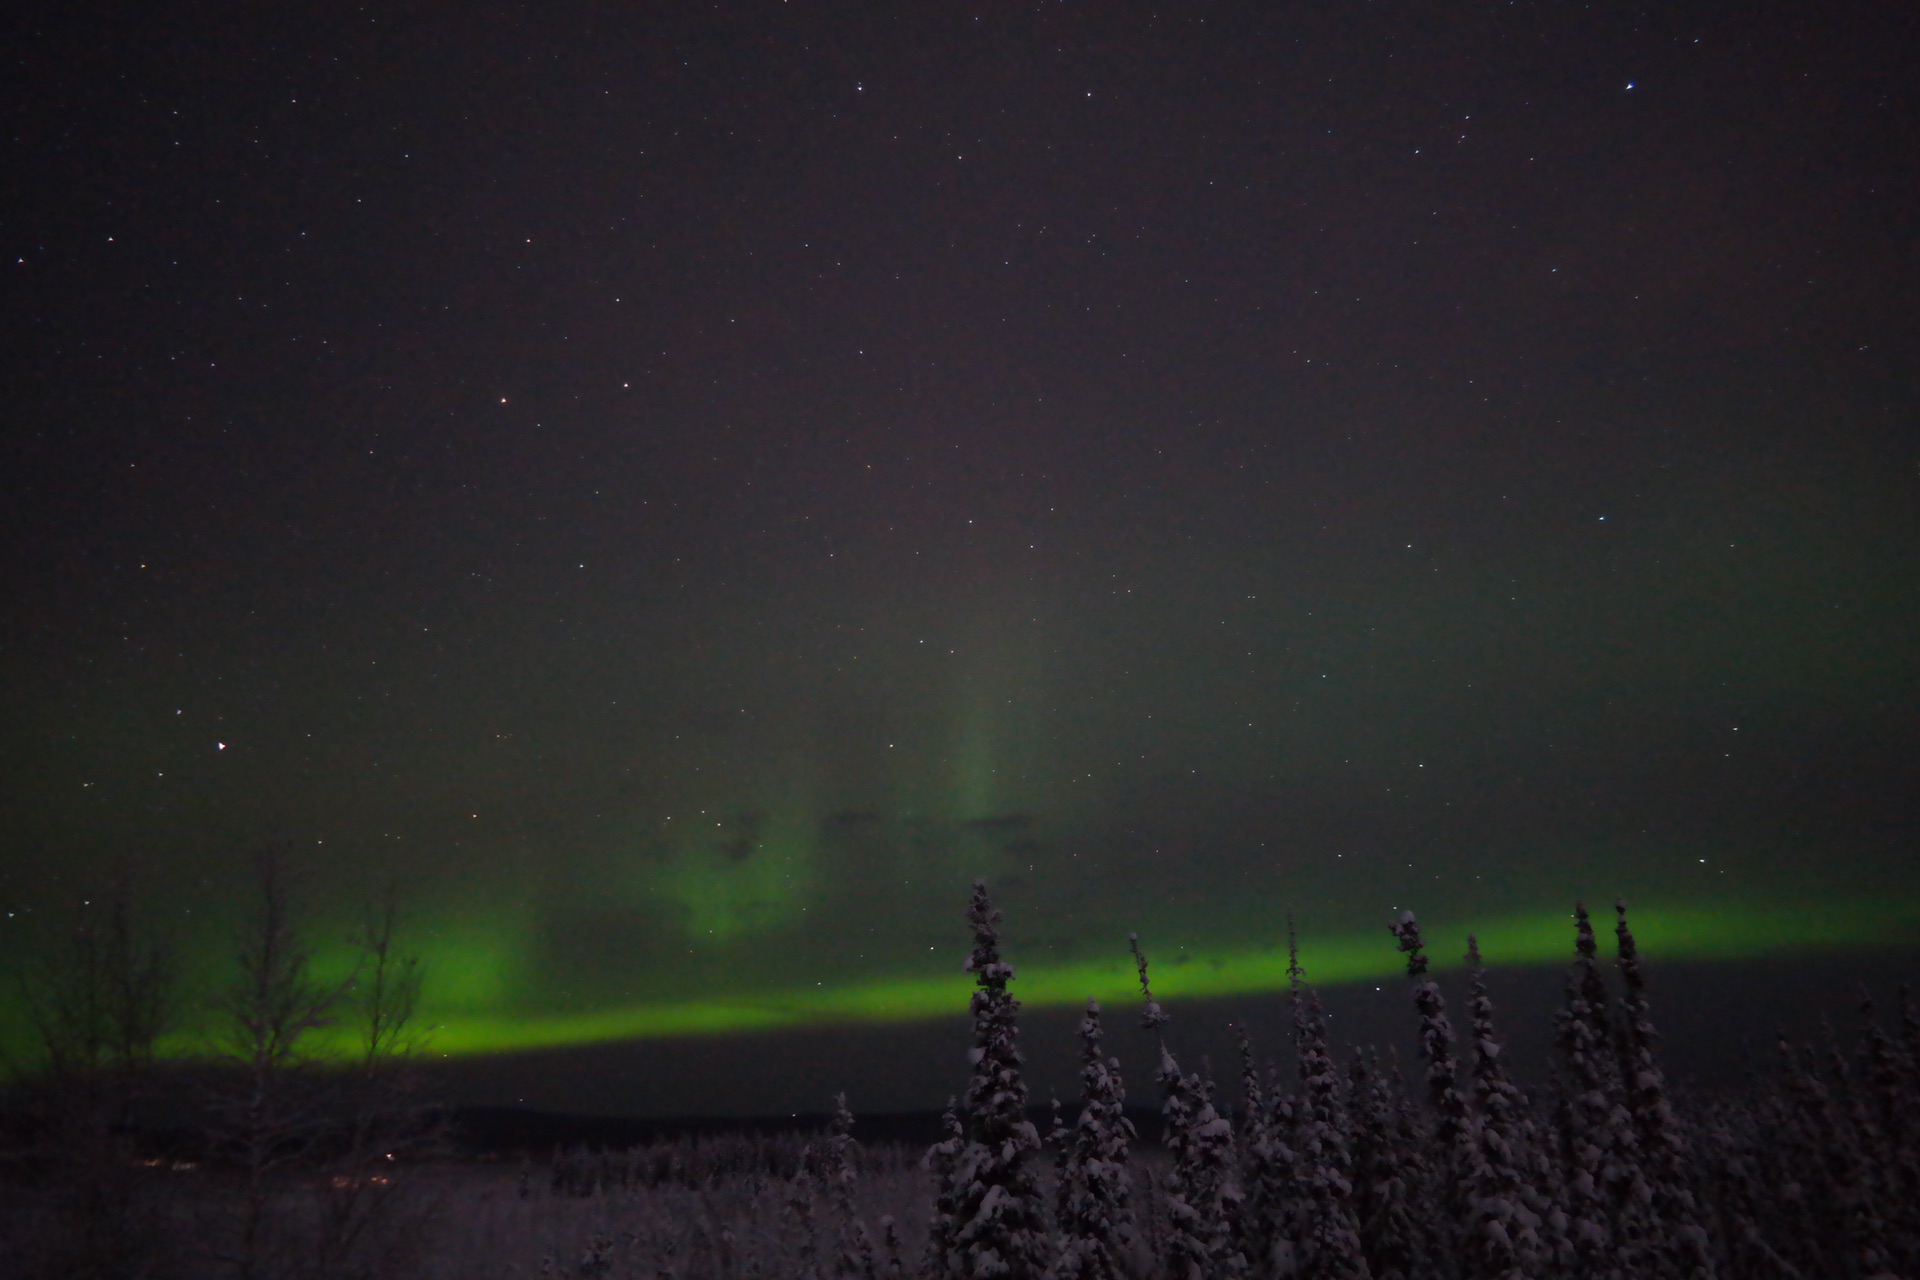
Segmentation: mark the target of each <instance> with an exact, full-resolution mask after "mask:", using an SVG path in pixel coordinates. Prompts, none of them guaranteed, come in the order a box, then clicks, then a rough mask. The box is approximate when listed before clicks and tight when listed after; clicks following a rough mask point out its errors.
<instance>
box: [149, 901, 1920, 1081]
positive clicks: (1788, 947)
mask: <svg viewBox="0 0 1920 1280" xmlns="http://www.w3.org/2000/svg"><path fill="white" fill-rule="evenodd" d="M1610 915H1611V912H1610V911H1607V910H1601V911H1598V912H1597V913H1596V921H1595V923H1596V927H1598V928H1599V929H1601V931H1602V932H1603V933H1604V932H1606V931H1608V930H1610V928H1611V922H1610V919H1608V917H1610ZM1632 919H1633V925H1634V932H1635V934H1636V936H1637V937H1638V938H1639V940H1640V943H1641V946H1642V949H1643V950H1644V951H1646V952H1647V953H1648V955H1649V956H1650V958H1651V959H1652V960H1653V961H1654V962H1655V963H1659V962H1661V961H1674V960H1703V959H1704V960H1737V959H1740V958H1743V957H1751V956H1758V955H1763V954H1780V953H1783V952H1793V951H1810V950H1820V949H1826V948H1846V947H1858V946H1871V945H1875V944H1885V943H1894V942H1898V941H1901V940H1904V939H1907V938H1911V937H1912V936H1913V926H1914V925H1915V924H1917V923H1920V909H1916V908H1915V907H1914V906H1913V905H1911V904H1894V903H1888V902H1884V901H1873V902H1866V901H1832V902H1824V903H1807V904H1802V905H1798V906H1795V907H1793V908H1784V907H1751V908H1750V907H1733V908H1724V909H1705V908H1682V909H1673V910H1665V911H1654V910H1649V911H1639V910H1636V911H1635V912H1634V913H1633V916H1632ZM1423 924H1424V925H1425V933H1426V935H1427V939H1428V948H1429V954H1430V955H1431V956H1432V957H1433V960H1434V964H1435V967H1436V968H1440V969H1451V968H1457V967H1459V965H1460V964H1461V963H1462V961H1461V959H1460V953H1461V952H1464V950H1465V947H1466V933H1467V929H1466V927H1464V926H1463V925H1461V924H1457V923H1455V922H1452V921H1444V920H1441V921H1435V920H1426V921H1423ZM1476 932H1477V933H1478V934H1479V937H1480V945H1481V949H1482V951H1483V952H1484V953H1485V954H1486V956H1487V959H1488V962H1489V963H1490V964H1491V965H1494V966H1495V967H1513V966H1551V965H1559V964H1561V963H1564V962H1566V961H1568V960H1569V959H1570V958H1571V956H1572V950H1573V927H1572V920H1571V917H1570V916H1568V915H1561V914H1557V913H1555V914H1549V915H1530V916H1523V917H1510V918H1506V919H1501V920H1495V921H1492V922H1491V923H1489V924H1487V925H1486V926H1484V927H1480V928H1477V929H1476ZM1003 940H1004V941H1005V943H1006V954H1007V955H1008V957H1009V959H1011V960H1012V961H1013V962H1014V964H1015V965H1016V966H1017V967H1018V968H1019V976H1018V978H1017V979H1016V981H1015V987H1014V990H1015V992H1016V994H1018V996H1019V997H1020V999H1021V1000H1022V1001H1023V1002H1024V1003H1025V1004H1026V1005H1027V1006H1029V1007H1034V1008H1044V1007H1059V1006H1066V1005H1078V1004H1080V1003H1081V1002H1083V1001H1085V1000H1086V999H1087V998H1088V997H1089V996H1091V997H1093V998H1095V999H1098V1000H1101V1001H1103V1002H1107V1003H1112V1004H1121V1003H1125V1002H1127V1001H1130V1000H1132V999H1135V998H1137V997H1138V989H1137V987H1136V986H1135V980H1134V973H1133V968H1132V965H1131V962H1130V961H1129V959H1128V957H1127V955H1126V952H1125V951H1124V949H1123V948H1122V947H1120V946H1118V945H1116V946H1115V947H1114V954H1113V956H1112V957H1111V958H1110V959H1107V960H1102V961H1088V962H1080V963H1070V964H1061V965H1051V966H1049V965H1032V966H1026V965H1021V964H1020V954H1019V934H1018V930H1017V928H1016V929H1013V930H1010V931H1008V932H1007V933H1005V934H1003ZM1144 943H1145V945H1146V948H1147V951H1148V954H1149V955H1150V956H1152V957H1154V960H1155V964H1154V986H1155V993H1156V995H1157V996H1158V997H1159V998H1160V999H1162V1000H1163V1001H1166V1002H1168V1003H1173V1002H1177V1001H1182V1000H1194V999H1206V998H1217V997H1223V996H1235V995H1254V994H1260V993H1270V992H1278V991H1284V990H1285V989H1286V987H1287V972H1286V970H1287V955H1286V950H1285V947H1284V945H1280V944H1276V945H1274V946H1270V947H1264V948H1249V949H1241V950H1232V951H1220V952H1205V951H1200V952H1195V951H1188V952H1186V953H1184V955H1182V954H1178V953H1168V952H1164V951H1162V952H1159V953H1156V951H1155V948H1154V941H1153V939H1152V937H1147V938H1146V939H1144ZM1301 950H1302V961H1303V963H1304V966H1305V968H1306V970H1307V973H1308V977H1309V979H1310V980H1311V981H1313V982H1315V983H1316V984H1318V985H1321V986H1334V985H1339V984H1342V983H1351V982H1357V981H1360V980H1362V979H1367V980H1373V979H1380V978H1386V977H1392V976H1397V975H1398V974H1399V973H1400V972H1401V966H1400V958H1399V956H1398V954H1397V953H1396V952H1395V950H1394V948H1393V944H1392V941H1391V940H1390V939H1389V938H1388V937H1387V933H1386V928H1385V925H1384V923H1383V925H1382V927H1381V929H1380V931H1379V933H1378V935H1375V934H1373V933H1368V934H1365V935H1347V936H1343V937H1337V938H1317V937H1313V936H1311V935H1309V936H1307V937H1306V938H1304V939H1303V942H1302V948H1301ZM428 959H429V963H430V966H431V965H432V962H433V961H434V960H435V959H439V960H441V961H442V966H441V967H444V960H445V957H444V956H440V957H436V956H433V955H431V954H430V955H429V957H428ZM435 972H436V969H434V968H433V967H430V969H429V983H430V987H429V990H428V993H427V1000H426V1004H425V1007H424V1008H423V1010H422V1016H423V1018H424V1020H425V1022H426V1023H427V1024H428V1026H429V1027H430V1028H431V1030H430V1032H429V1048H430V1051H431V1052H433V1053H436V1054H439V1055H443V1056H456V1055H457V1056H469V1055H477V1054H489V1053H509V1052H514V1051H524V1050H534V1049H556V1048H565V1047H571V1046H581V1045H589V1044H600V1043H607V1042H611V1041H619V1040H634V1039H658V1038H668V1037H684V1036H705V1035H724V1034H730V1033H735V1034H737V1033H748V1032H762V1031H772V1030H778V1029H781V1028H790V1027H801V1026H822V1025H836V1024H837V1025H848V1024H870V1025H871V1024H887V1023H906V1022H915V1021H924V1020H928V1019H934V1018H941V1017H950V1016H959V1015H962V1014H963V1013H964V1012H965V1010H966V1007H967V996H968V992H969V990H970V989H971V981H970V980H969V979H968V978H967V976H966V975H965V974H964V973H961V972H959V971H958V969H957V967H956V969H955V971H954V972H952V973H950V974H944V975H926V976H917V977H909V978H897V979H877V980H873V981H867V982H856V983H849V984H844V985H838V986H827V985H822V986H817V987H812V988H807V987H791V988H786V989H781V990H768V991H762V992H756V993H750V994H739V995H735V996H730V997H717V998H712V999H705V1000H687V1001H667V1002H658V1003H647V1004H631V1005H622V1006H617V1007H609V1008H601V1009H594V1010H588V1011H582V1012H578V1013H567V1014H553V1015H518V1014H512V1013H505V1012H492V1011H483V1010H480V1009H477V1008H475V1007H474V1005H473V1003H472V1002H471V996H472V994H473V992H472V991H471V990H470V989H468V988H465V987H457V988H455V991H456V992H457V993H458V996H456V997H455V998H451V999H450V998H449V995H448V993H447V991H446V989H445V986H444V984H443V983H440V982H438V981H437V980H436V979H435V978H434V976H433V975H434V973H435ZM460 997H465V998H460ZM177 1047H178V1048H181V1049H185V1048H186V1047H187V1046H186V1042H185V1041H184V1040H183V1041H180V1042H178V1043H177Z"/></svg>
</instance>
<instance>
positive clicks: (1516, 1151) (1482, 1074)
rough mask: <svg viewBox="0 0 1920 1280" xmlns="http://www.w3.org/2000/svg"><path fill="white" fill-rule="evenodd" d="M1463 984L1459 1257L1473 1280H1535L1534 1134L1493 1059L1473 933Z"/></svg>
mask: <svg viewBox="0 0 1920 1280" xmlns="http://www.w3.org/2000/svg"><path fill="white" fill-rule="evenodd" d="M1467 981H1468V993H1469V994H1468V1010H1469V1013H1470V1015H1471V1017H1472V1027H1473V1034H1472V1049H1473V1101H1474V1108H1475V1111H1476V1113H1477V1114H1476V1115H1475V1117H1474V1120H1473V1128H1472V1140H1473V1144H1474V1158H1473V1160H1472V1161H1471V1163H1470V1165H1469V1168H1468V1171H1467V1172H1468V1174H1469V1176H1470V1177H1471V1178H1472V1184H1471V1186H1470V1187H1469V1189H1468V1213H1469V1214H1470V1215H1471V1216H1470V1220H1469V1222H1468V1224H1467V1231H1466V1235H1465V1236H1464V1238H1463V1241H1462V1243H1463V1245H1464V1252H1465V1255H1466V1256H1465V1257H1464V1258H1463V1259H1462V1261H1463V1262H1464V1264H1465V1267H1464V1269H1465V1272H1466V1274H1467V1275H1468V1276H1469V1277H1471V1278H1472V1280H1527V1278H1529V1277H1541V1276H1544V1275H1546V1274H1547V1261H1548V1250H1547V1248H1546V1246H1545V1244H1544V1242H1543V1241H1542V1239H1541V1235H1540V1227H1541V1216H1542V1215H1541V1212H1540V1210H1541V1207H1542V1199H1541V1196H1540V1193H1539V1191H1538V1190H1537V1189H1536V1188H1535V1187H1534V1186H1533V1182H1532V1179H1531V1178H1530V1177H1529V1176H1528V1174H1527V1170H1526V1152H1527V1150H1528V1149H1529V1148H1530V1147H1531V1146H1532V1138H1533V1135H1532V1132H1531V1128H1532V1126H1531V1121H1530V1120H1529V1118H1528V1114H1527V1099H1526V1095H1525V1094H1523V1093H1522V1092H1521V1091H1520V1088H1519V1086H1518V1085H1516V1084H1514V1083H1513V1081H1512V1079H1510V1078H1509V1077H1508V1075H1507V1070H1506V1067H1505V1065H1504V1064H1502V1063H1501V1061H1500V1041H1499V1040H1498V1038H1497V1037H1496V1036H1495V1034H1494V1028H1493V997H1492V996H1491V995H1489V994H1488V992H1487V975H1486V970H1485V968H1484V967H1483V966H1482V964H1481V962H1480V941H1479V939H1478V938H1476V937H1474V936H1473V935H1472V934H1469V935H1467Z"/></svg>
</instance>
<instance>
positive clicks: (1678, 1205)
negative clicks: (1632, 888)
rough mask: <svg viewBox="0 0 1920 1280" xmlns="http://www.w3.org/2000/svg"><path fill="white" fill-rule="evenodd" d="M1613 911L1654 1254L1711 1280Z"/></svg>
mask: <svg viewBox="0 0 1920 1280" xmlns="http://www.w3.org/2000/svg"><path fill="white" fill-rule="evenodd" d="M1614 913H1615V915H1616V916H1617V917H1618V918H1617V920H1616V922H1615V925H1614V936H1615V937H1616V938H1617V940H1618V942H1619V961H1620V975H1621V978H1622V980H1623V982H1624V984H1625V988H1626V994H1625V995H1624V996H1623V997H1622V999H1621V1010H1622V1014H1623V1017H1622V1023H1621V1028H1620V1034H1621V1039H1622V1042H1623V1045H1624V1051H1623V1053H1622V1055H1621V1057H1622V1061H1623V1062H1624V1063H1625V1064H1626V1070H1625V1073H1624V1074H1625V1078H1624V1080H1623V1082H1622V1083H1623V1087H1624V1090H1625V1095H1626V1103H1627V1110H1628V1112H1629V1113H1630V1114H1631V1115H1632V1117H1633V1127H1634V1133H1635V1137H1636V1138H1637V1140H1638V1143H1639V1149H1640V1164H1641V1168H1642V1169H1643V1171H1644V1174H1643V1176H1644V1178H1645V1182H1646V1186H1647V1189H1648V1191H1649V1192H1650V1193H1651V1195H1652V1197H1653V1203H1652V1204H1651V1206H1650V1208H1651V1211H1652V1214H1653V1216H1654V1218H1655V1219H1656V1222H1657V1227H1656V1229H1655V1231H1654V1237H1655V1244H1654V1248H1655V1252H1656V1253H1657V1254H1658V1255H1659V1258H1658V1261H1659V1263H1660V1266H1661V1269H1662V1270H1663V1271H1664V1272H1665V1273H1667V1274H1669V1275H1671V1276H1674V1277H1675V1278H1676V1280H1713V1277H1714V1275H1715V1273H1716V1269H1715V1266H1714V1260H1713V1250H1712V1246H1711V1244H1710V1242H1709V1240H1708V1238H1707V1233H1706V1230H1705V1228H1703V1227H1702V1226H1701V1221H1700V1220H1701V1213H1700V1206H1699V1204H1698V1203H1697V1202H1696V1200H1695V1198H1694V1193H1693V1188H1692V1186H1691V1185H1690V1180H1689V1177H1688V1160H1687V1144H1686V1138H1685V1136H1684V1135H1683V1134H1682V1132H1681V1130H1680V1125H1679V1122H1678V1121H1677V1120H1676V1119H1675V1118H1674V1114H1673V1104H1672V1103H1671V1102H1670V1101H1668V1098H1667V1085H1666V1076H1665V1075H1664V1074H1663V1073H1662V1072H1661V1070H1660V1064H1659V1062H1658V1061H1657V1060H1656V1059H1655V1057H1654V1045H1655V1042H1656V1040H1657V1039H1658V1033H1657V1032H1656V1031H1655V1030H1654V1029H1653V1016H1652V1012H1651V1006H1650V1005H1649V1003H1648V1000H1647V975H1646V970H1645V969H1644V968H1643V967H1642V966H1641V963H1640V948H1639V946H1638V945H1637V944H1636V943H1635V941H1634V937H1633V930H1632V929H1631V928H1629V927H1628V925H1627V904H1626V902H1625V901H1624V900H1618V901H1616V902H1615V903H1614Z"/></svg>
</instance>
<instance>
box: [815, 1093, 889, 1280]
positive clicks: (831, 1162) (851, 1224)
mask: <svg viewBox="0 0 1920 1280" xmlns="http://www.w3.org/2000/svg"><path fill="white" fill-rule="evenodd" d="M815 1166H816V1169H817V1171H818V1174H819V1177H820V1180H821V1182H823V1183H824V1184H826V1189H827V1195H828V1197H829V1198H830V1199H831V1200H832V1201H833V1207H834V1213H835V1216H836V1217H838V1218H839V1220H840V1221H839V1241H838V1244H837V1247H836V1248H835V1250H834V1258H833V1274H834V1275H836V1276H857V1277H860V1278H861V1280H874V1277H875V1276H876V1274H877V1273H878V1263H877V1261H876V1259H875V1256H874V1250H873V1236H872V1233H870V1232H869V1231H868V1230H867V1224H866V1222H865V1221H863V1220H862V1219H861V1218H860V1216H859V1214H857V1213H856V1212H855V1211H854V1207H853V1191H854V1187H855V1186H856V1185H858V1183H859V1181H860V1144H859V1143H857V1142H855V1141H854V1139H853V1112H851V1111H849V1110H848V1109H847V1095H846V1094H844V1093H836V1094H834V1095H833V1122H832V1123H831V1124H830V1125H829V1126H828V1128H827V1138H826V1141H825V1142H824V1143H822V1144H821V1147H820V1150H819V1152H818V1153H817V1156H816V1158H815Z"/></svg>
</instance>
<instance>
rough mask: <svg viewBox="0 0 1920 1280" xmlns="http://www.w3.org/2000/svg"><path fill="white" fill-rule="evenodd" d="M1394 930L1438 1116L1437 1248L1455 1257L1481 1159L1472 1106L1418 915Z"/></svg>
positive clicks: (1435, 1132)
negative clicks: (1460, 1075) (1410, 982)
mask: <svg viewBox="0 0 1920 1280" xmlns="http://www.w3.org/2000/svg"><path fill="white" fill-rule="evenodd" d="M1390 928H1391V929H1392V932H1393V935H1394V937H1396V938H1398V939H1399V941H1400V950H1401V952H1402V953H1404V954H1405V955H1406V957H1407V977H1409V978H1410V979H1412V980H1413V1007H1414V1009H1415V1010H1416V1011H1417V1012H1418V1013H1419V1015H1420V1050H1421V1054H1422V1056H1423V1057H1425V1059H1426V1062H1427V1100H1428V1101H1429V1102H1430V1103H1431V1104H1432V1106H1433V1113H1434V1127H1433V1149H1434V1156H1435V1159H1434V1165H1435V1171H1436V1172H1440V1173H1442V1174H1443V1188H1444V1189H1443V1192H1442V1196H1441V1204H1440V1205H1439V1207H1440V1208H1441V1209H1442V1211H1443V1214H1442V1217H1441V1220H1440V1223H1439V1226H1438V1230H1437V1231H1436V1233H1435V1234H1436V1243H1437V1244H1438V1245H1439V1247H1440V1248H1441V1250H1442V1251H1443V1252H1444V1253H1445V1254H1446V1255H1447V1256H1449V1257H1451V1256H1456V1255H1457V1253H1458V1242H1457V1238H1458V1234H1459V1229H1460V1225H1461V1218H1462V1216H1463V1215H1464V1213H1465V1209H1466V1188H1467V1187H1468V1186H1469V1185H1471V1182H1472V1179H1471V1177H1470V1176H1469V1174H1468V1172H1467V1171H1469V1170H1470V1169H1471V1167H1472V1165H1473V1162H1474V1160H1475V1159H1476V1153H1475V1152H1474V1150H1473V1143H1472V1135H1471V1125H1470V1123H1469V1120H1470V1118H1469V1115H1468V1111H1467V1100H1466V1098H1465V1096H1464V1095H1462V1094H1461V1092H1460V1088H1459V1082H1458V1080H1457V1079H1456V1069H1455V1063H1454V1057H1453V1045H1454V1034H1453V1023H1452V1022H1451V1021H1450V1020H1448V1018H1447V1002H1446V998H1445V997H1444V996H1442V995H1441V994H1440V985H1439V984H1438V983H1437V982H1435V981H1434V980H1433V979H1432V978H1430V977H1428V976H1427V953H1426V944H1425V943H1424V942H1422V941H1421V938H1420V922H1419V921H1418V920H1416V919H1415V918H1414V915H1413V912H1411V911H1407V912H1403V913H1402V914H1401V916H1400V920H1399V922H1398V923H1397V924H1394V925H1392V926H1390Z"/></svg>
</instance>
